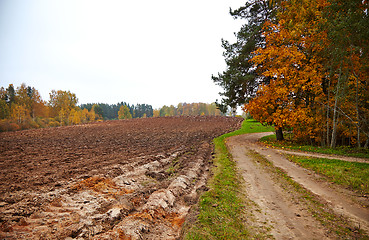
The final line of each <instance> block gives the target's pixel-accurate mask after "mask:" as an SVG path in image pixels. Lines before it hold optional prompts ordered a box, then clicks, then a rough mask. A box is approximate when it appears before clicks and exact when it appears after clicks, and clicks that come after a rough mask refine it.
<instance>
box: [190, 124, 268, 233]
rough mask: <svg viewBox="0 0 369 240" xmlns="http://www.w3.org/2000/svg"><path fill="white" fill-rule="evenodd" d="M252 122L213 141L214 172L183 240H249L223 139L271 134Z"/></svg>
mask: <svg viewBox="0 0 369 240" xmlns="http://www.w3.org/2000/svg"><path fill="white" fill-rule="evenodd" d="M273 130H274V128H271V127H264V126H262V125H261V124H260V123H258V122H256V121H255V120H245V121H244V122H243V123H242V127H241V129H239V130H237V131H234V132H231V133H228V134H224V135H222V136H220V137H218V138H215V139H214V141H213V142H214V148H215V158H214V159H213V161H214V165H215V168H214V169H213V174H214V175H213V177H212V178H211V179H210V181H209V191H207V192H205V193H204V194H203V195H202V196H201V197H200V200H199V215H198V218H197V221H196V222H195V223H194V224H192V226H191V228H190V229H188V230H187V231H186V233H185V235H184V239H249V238H250V237H251V238H252V237H253V236H252V233H251V232H250V231H249V230H248V229H247V226H246V224H245V219H244V217H245V207H246V206H245V204H246V203H245V201H244V195H243V193H242V190H241V189H242V182H241V181H240V179H241V177H240V176H239V174H238V172H237V169H236V163H235V162H234V161H233V160H232V158H231V155H230V153H229V152H228V149H227V147H226V144H225V139H226V138H228V137H231V136H236V135H241V134H245V133H254V132H267V131H273Z"/></svg>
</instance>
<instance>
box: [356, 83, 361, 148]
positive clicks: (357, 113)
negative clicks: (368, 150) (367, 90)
mask: <svg viewBox="0 0 369 240" xmlns="http://www.w3.org/2000/svg"><path fill="white" fill-rule="evenodd" d="M356 118H357V147H358V148H360V147H361V144H360V141H361V140H360V115H359V79H358V78H357V77H356Z"/></svg>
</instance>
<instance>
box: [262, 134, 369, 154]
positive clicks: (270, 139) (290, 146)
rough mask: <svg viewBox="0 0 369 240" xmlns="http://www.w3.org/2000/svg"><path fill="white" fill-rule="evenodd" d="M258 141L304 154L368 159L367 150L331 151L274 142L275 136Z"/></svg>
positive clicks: (346, 149)
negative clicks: (314, 153) (312, 153)
mask: <svg viewBox="0 0 369 240" xmlns="http://www.w3.org/2000/svg"><path fill="white" fill-rule="evenodd" d="M260 141H261V142H263V143H266V144H268V145H271V146H273V147H277V148H286V149H292V150H299V151H305V152H316V153H324V154H335V155H343V156H348V157H358V158H369V149H365V148H352V147H348V146H342V147H336V148H333V149H332V148H329V147H319V146H312V145H301V144H299V143H296V142H293V141H291V140H284V141H276V137H275V135H270V136H265V137H262V138H261V139H260Z"/></svg>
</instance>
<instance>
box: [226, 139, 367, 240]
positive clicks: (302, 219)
mask: <svg viewBox="0 0 369 240" xmlns="http://www.w3.org/2000/svg"><path fill="white" fill-rule="evenodd" d="M266 135H270V133H256V134H246V135H240V136H235V137H231V138H229V139H227V145H228V147H229V149H230V152H231V154H232V156H233V158H234V160H235V161H236V162H237V164H238V167H239V169H240V172H241V174H242V176H243V178H244V180H245V182H246V184H245V185H246V189H245V190H246V194H247V197H248V198H250V200H252V201H253V202H255V203H256V206H258V208H257V209H256V210H255V211H254V212H253V213H254V215H255V216H256V224H257V225H265V226H266V227H270V229H271V230H270V234H272V235H273V236H274V237H275V238H276V239H329V238H331V235H329V234H328V233H327V230H326V229H325V228H324V227H323V226H322V225H321V224H320V222H318V221H317V220H316V219H315V218H314V217H312V216H311V215H312V214H311V213H310V212H309V211H308V209H307V206H303V205H302V204H300V203H299V202H298V201H296V200H295V199H294V198H293V195H292V194H291V193H289V192H286V191H285V190H284V189H283V188H282V186H281V185H280V184H278V181H276V180H275V179H274V178H273V176H271V175H270V174H268V173H267V172H266V171H265V170H264V169H263V166H262V165H261V164H259V163H258V162H256V161H255V160H254V159H253V157H252V154H251V152H250V151H255V152H257V153H259V154H261V155H262V156H264V157H265V158H266V159H267V160H268V161H270V162H271V163H273V165H274V166H276V167H278V168H281V169H283V170H284V171H285V172H286V173H287V174H288V175H289V176H290V177H291V178H292V179H293V180H294V181H296V182H297V183H299V184H300V185H302V186H303V187H304V188H306V189H308V190H309V191H311V192H312V193H314V194H316V195H318V196H319V197H320V198H321V199H322V201H324V202H326V203H328V205H329V206H330V208H332V209H333V211H334V212H336V213H337V214H338V215H343V216H346V217H347V218H348V219H349V221H350V222H351V223H352V225H353V226H355V227H358V228H361V229H363V230H364V231H366V232H367V233H368V232H369V210H368V209H367V208H364V207H361V206H360V204H359V203H360V201H367V199H358V198H355V194H353V193H351V192H348V191H347V190H345V189H341V188H339V187H332V186H331V184H329V183H327V182H324V181H321V180H319V176H317V174H314V173H313V172H311V171H309V170H307V169H304V168H301V167H299V166H297V165H296V164H294V163H292V162H290V161H288V160H287V159H286V158H285V157H284V156H283V154H282V153H281V152H278V150H275V149H270V148H267V147H265V146H263V145H261V144H260V143H257V140H258V139H260V138H261V137H263V136H266ZM353 198H355V199H354V200H353Z"/></svg>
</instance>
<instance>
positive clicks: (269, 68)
mask: <svg viewBox="0 0 369 240" xmlns="http://www.w3.org/2000/svg"><path fill="white" fill-rule="evenodd" d="M281 6H282V8H283V11H281V12H280V13H279V14H278V18H279V19H280V20H279V21H278V22H277V23H276V24H274V23H271V22H266V23H265V24H264V35H265V47H263V48H259V49H258V50H256V51H255V52H254V54H255V55H254V57H253V58H252V60H251V61H252V62H253V63H254V64H255V65H256V66H257V67H258V69H257V70H258V71H259V74H261V75H262V76H263V77H265V78H266V79H268V80H269V81H267V82H268V84H263V85H261V86H260V87H259V90H258V92H257V94H256V96H255V97H254V98H253V99H251V100H250V101H249V102H248V103H247V104H245V106H244V110H245V111H249V112H250V113H251V115H252V116H253V117H254V118H255V119H257V120H258V121H260V122H262V123H266V124H269V125H274V126H275V127H276V130H277V139H279V140H281V139H283V135H282V129H287V128H290V129H293V131H294V135H295V137H297V138H300V139H306V138H315V137H318V134H317V131H316V129H317V119H316V118H315V116H316V111H317V106H316V101H315V99H316V98H317V96H319V95H321V93H322V88H321V84H322V79H323V78H324V74H325V73H324V71H323V68H322V66H321V60H320V59H319V57H318V56H316V55H315V54H314V53H315V52H319V51H320V48H322V45H319V44H314V43H316V42H320V41H321V40H322V38H324V36H325V35H324V33H323V34H322V33H319V34H317V28H318V27H317V25H318V24H319V22H320V21H321V20H322V19H321V14H319V9H321V8H322V7H323V6H324V2H322V1H301V2H300V3H299V4H296V3H294V1H284V2H282V3H281Z"/></svg>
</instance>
